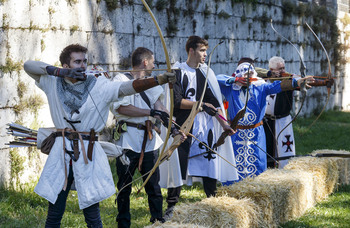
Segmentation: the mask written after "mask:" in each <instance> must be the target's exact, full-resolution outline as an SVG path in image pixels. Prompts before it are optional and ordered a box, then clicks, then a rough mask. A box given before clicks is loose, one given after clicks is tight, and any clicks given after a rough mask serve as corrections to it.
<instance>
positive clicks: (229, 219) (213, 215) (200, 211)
mask: <svg viewBox="0 0 350 228" xmlns="http://www.w3.org/2000/svg"><path fill="white" fill-rule="evenodd" d="M259 218H261V215H260V213H259V212H258V206H257V205H256V204H255V203H253V201H252V200H251V199H241V200H237V199H235V198H232V197H227V196H223V197H210V198H206V199H203V200H202V201H199V202H195V203H183V204H180V205H178V206H176V207H175V209H174V216H173V218H172V219H171V222H176V223H177V224H195V225H194V226H203V227H237V228H245V227H261V225H260V224H261V223H260V221H261V219H259ZM167 223H168V222H166V223H164V225H167ZM181 227H182V226H181Z"/></svg>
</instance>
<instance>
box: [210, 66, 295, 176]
mask: <svg viewBox="0 0 350 228" xmlns="http://www.w3.org/2000/svg"><path fill="white" fill-rule="evenodd" d="M248 71H250V72H253V76H252V77H253V78H257V73H256V71H255V70H254V67H253V66H252V65H251V64H249V63H242V64H240V65H239V66H238V68H237V70H236V72H235V76H236V77H242V76H244V75H245V74H247V73H248ZM230 78H231V76H227V75H218V76H217V79H218V82H219V85H220V88H221V92H222V94H223V95H224V96H225V98H226V99H227V101H228V102H229V108H228V113H229V117H230V119H231V120H232V119H233V118H234V117H235V116H236V114H237V113H238V112H239V111H240V110H241V109H243V108H244V107H245V105H246V99H247V96H248V103H247V105H246V111H245V115H244V117H243V118H242V119H240V120H239V122H238V126H237V133H236V134H234V135H232V136H231V140H232V144H233V147H234V152H235V159H236V164H237V169H238V173H239V178H240V180H241V179H243V178H246V177H254V176H257V175H259V174H260V173H262V172H264V171H265V170H266V167H267V164H266V139H265V132H264V128H263V121H262V120H263V117H264V115H265V110H266V97H267V96H268V95H270V94H277V93H279V92H281V91H282V87H283V90H291V89H293V86H294V85H295V83H296V80H295V81H293V83H292V82H291V80H290V81H289V82H287V81H286V82H285V83H284V84H283V86H282V85H281V81H275V82H274V83H265V82H264V80H262V79H260V78H257V80H256V81H254V82H252V84H251V85H250V86H249V90H248V89H247V88H246V87H241V86H239V85H237V84H230V83H228V82H227V81H228V80H229V79H230ZM292 85H293V86H292ZM247 92H249V93H247Z"/></svg>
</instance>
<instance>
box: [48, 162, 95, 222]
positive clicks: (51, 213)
mask: <svg viewBox="0 0 350 228" xmlns="http://www.w3.org/2000/svg"><path fill="white" fill-rule="evenodd" d="M73 180H74V177H73V169H72V166H70V167H69V174H68V183H67V188H66V190H65V191H63V190H62V191H61V192H60V194H59V195H58V198H57V200H56V202H55V204H52V203H50V202H49V210H48V213H47V218H46V224H45V227H47V228H51V227H60V226H61V220H62V217H63V214H64V211H65V209H66V201H67V196H68V193H69V190H70V188H71V185H72V183H73ZM83 213H84V217H85V222H86V224H87V227H102V221H101V217H100V208H99V203H96V204H94V205H92V206H90V207H88V208H85V209H83Z"/></svg>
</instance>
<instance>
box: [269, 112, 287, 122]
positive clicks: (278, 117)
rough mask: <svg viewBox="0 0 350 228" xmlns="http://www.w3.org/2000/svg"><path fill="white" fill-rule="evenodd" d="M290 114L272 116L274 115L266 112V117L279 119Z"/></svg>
mask: <svg viewBox="0 0 350 228" xmlns="http://www.w3.org/2000/svg"><path fill="white" fill-rule="evenodd" d="M288 115H289V113H288V114H285V115H275V116H272V115H269V114H265V118H267V119H270V120H277V119H281V118H284V117H286V116H288Z"/></svg>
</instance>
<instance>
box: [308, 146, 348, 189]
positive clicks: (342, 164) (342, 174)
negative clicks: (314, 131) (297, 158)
mask: <svg viewBox="0 0 350 228" xmlns="http://www.w3.org/2000/svg"><path fill="white" fill-rule="evenodd" d="M319 153H323V154H339V155H342V154H344V155H347V156H349V155H350V152H349V151H345V150H315V151H313V152H312V155H316V154H319ZM333 159H335V161H336V163H337V166H338V171H339V180H338V182H339V184H340V185H348V184H350V158H342V157H334V158H333Z"/></svg>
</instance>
